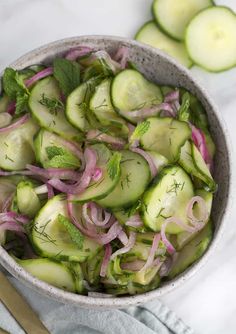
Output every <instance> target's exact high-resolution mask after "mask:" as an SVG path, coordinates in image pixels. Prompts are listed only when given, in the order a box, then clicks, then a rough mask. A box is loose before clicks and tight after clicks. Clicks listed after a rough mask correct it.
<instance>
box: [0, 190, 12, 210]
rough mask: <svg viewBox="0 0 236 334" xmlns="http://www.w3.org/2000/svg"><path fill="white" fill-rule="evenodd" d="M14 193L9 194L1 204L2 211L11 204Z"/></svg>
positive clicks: (7, 208)
mask: <svg viewBox="0 0 236 334" xmlns="http://www.w3.org/2000/svg"><path fill="white" fill-rule="evenodd" d="M14 196H15V194H14V193H13V194H10V195H9V196H8V197H7V198H6V199H5V201H4V202H3V204H2V212H7V211H8V210H9V208H10V206H11V203H12V201H13V198H14Z"/></svg>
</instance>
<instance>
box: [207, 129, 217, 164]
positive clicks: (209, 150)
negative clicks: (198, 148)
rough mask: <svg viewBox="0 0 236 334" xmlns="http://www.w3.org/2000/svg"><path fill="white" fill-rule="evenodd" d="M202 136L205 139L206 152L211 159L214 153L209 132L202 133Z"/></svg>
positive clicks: (213, 145) (214, 148)
mask: <svg viewBox="0 0 236 334" xmlns="http://www.w3.org/2000/svg"><path fill="white" fill-rule="evenodd" d="M204 135H205V139H206V146H207V149H208V152H209V153H210V156H211V158H212V159H213V158H214V156H215V153H216V146H215V143H214V141H213V139H212V137H211V135H210V133H209V132H204Z"/></svg>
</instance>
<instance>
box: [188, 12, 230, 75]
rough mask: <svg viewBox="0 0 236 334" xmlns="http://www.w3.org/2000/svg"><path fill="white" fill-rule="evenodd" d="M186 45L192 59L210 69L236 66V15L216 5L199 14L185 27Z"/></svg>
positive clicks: (215, 69) (223, 69) (225, 68)
mask: <svg viewBox="0 0 236 334" xmlns="http://www.w3.org/2000/svg"><path fill="white" fill-rule="evenodd" d="M185 41H186V47H187V50H188V53H189V55H190V57H191V58H192V60H193V61H194V62H195V63H196V64H198V65H200V66H202V67H203V68H205V69H206V70H208V71H212V72H220V71H225V70H227V69H229V68H231V67H233V66H235V65H236V15H235V13H234V12H233V11H232V10H230V9H229V8H227V7H223V6H217V7H211V8H208V9H205V10H203V11H201V12H200V13H198V14H197V15H196V16H195V17H194V18H193V19H192V21H191V22H190V23H189V25H188V27H187V30H186V37H185Z"/></svg>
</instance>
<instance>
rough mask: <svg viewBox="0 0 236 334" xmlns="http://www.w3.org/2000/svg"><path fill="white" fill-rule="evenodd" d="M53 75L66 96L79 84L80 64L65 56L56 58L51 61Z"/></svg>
mask: <svg viewBox="0 0 236 334" xmlns="http://www.w3.org/2000/svg"><path fill="white" fill-rule="evenodd" d="M53 71H54V77H55V78H56V79H57V81H58V83H59V86H60V88H61V90H62V92H63V94H65V96H68V95H69V94H70V93H71V92H72V91H73V90H74V89H75V88H76V87H78V86H79V84H80V65H79V64H78V63H76V62H75V61H70V60H68V59H65V58H56V59H55V60H54V62H53Z"/></svg>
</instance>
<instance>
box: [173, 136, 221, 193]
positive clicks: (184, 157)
mask: <svg viewBox="0 0 236 334" xmlns="http://www.w3.org/2000/svg"><path fill="white" fill-rule="evenodd" d="M179 164H180V165H181V166H182V167H183V168H184V169H185V170H186V171H187V172H188V173H189V174H191V175H192V176H195V177H196V178H198V179H200V180H202V181H203V182H204V183H205V184H206V185H207V186H208V187H209V190H210V191H215V190H216V183H215V181H214V179H213V178H212V176H211V173H210V171H209V169H208V167H207V165H206V163H205V161H204V160H203V158H202V156H201V153H200V152H199V151H198V149H197V148H196V146H195V145H194V144H193V143H191V142H190V141H186V143H185V144H184V146H182V148H181V152H180V158H179Z"/></svg>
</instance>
